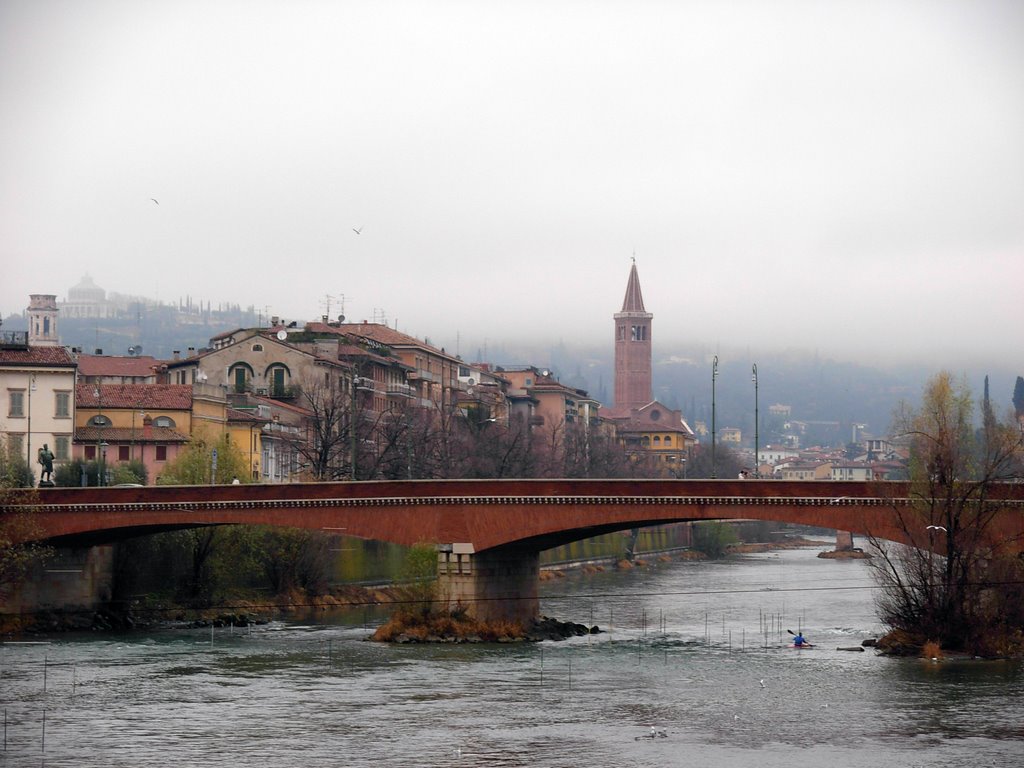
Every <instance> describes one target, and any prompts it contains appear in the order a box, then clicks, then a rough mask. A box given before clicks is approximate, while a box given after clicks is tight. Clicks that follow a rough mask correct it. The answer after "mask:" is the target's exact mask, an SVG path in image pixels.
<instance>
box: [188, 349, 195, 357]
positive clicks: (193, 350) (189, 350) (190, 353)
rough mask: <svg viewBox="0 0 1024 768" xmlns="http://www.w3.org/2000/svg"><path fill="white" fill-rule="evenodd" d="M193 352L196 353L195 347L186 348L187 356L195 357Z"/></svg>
mask: <svg viewBox="0 0 1024 768" xmlns="http://www.w3.org/2000/svg"><path fill="white" fill-rule="evenodd" d="M195 354H196V348H195V347H189V348H188V356H189V357H195Z"/></svg>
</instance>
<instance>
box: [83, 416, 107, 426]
mask: <svg viewBox="0 0 1024 768" xmlns="http://www.w3.org/2000/svg"><path fill="white" fill-rule="evenodd" d="M88 424H89V426H90V427H109V426H110V419H108V418H107V417H106V416H104V415H103V414H102V413H99V414H97V415H95V416H93V417H92V418H91V419H89V421H88Z"/></svg>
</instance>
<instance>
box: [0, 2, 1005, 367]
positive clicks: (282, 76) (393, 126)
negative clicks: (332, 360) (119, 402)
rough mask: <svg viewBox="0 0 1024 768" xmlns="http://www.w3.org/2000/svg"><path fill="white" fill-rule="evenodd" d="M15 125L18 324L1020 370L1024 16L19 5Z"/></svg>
mask: <svg viewBox="0 0 1024 768" xmlns="http://www.w3.org/2000/svg"><path fill="white" fill-rule="evenodd" d="M0 118H2V119H0V262H2V265H3V267H2V269H3V273H2V279H0V312H2V313H3V314H8V313H10V312H15V311H20V310H22V309H23V308H24V307H25V306H26V305H27V301H28V294H29V293H55V294H57V295H58V297H59V298H64V297H65V296H66V294H67V290H68V288H70V287H72V286H73V285H74V284H75V283H77V282H78V280H79V279H80V278H81V277H82V275H83V274H85V273H86V272H88V273H89V274H90V275H91V276H92V277H93V279H94V280H95V281H96V282H97V283H98V284H99V285H101V286H102V287H104V288H106V289H107V290H108V291H117V292H121V293H133V294H137V295H143V296H150V297H158V298H160V299H163V300H169V301H176V300H177V299H178V298H179V297H182V296H185V295H191V296H192V297H193V298H194V299H196V300H203V301H206V300H212V301H213V302H214V303H215V304H216V303H217V302H227V301H231V302H237V303H239V304H241V305H243V306H248V305H250V304H251V305H253V306H255V307H257V308H260V309H261V310H265V311H269V313H271V314H277V315H280V316H283V317H286V318H288V319H300V320H302V319H312V318H315V317H317V316H319V315H320V314H322V313H324V312H325V311H326V309H327V306H326V297H327V296H331V297H332V299H331V306H330V312H331V314H332V315H334V314H337V313H338V312H340V302H341V300H342V296H344V311H345V314H346V315H347V317H348V318H349V319H350V320H357V321H358V320H362V319H375V318H377V319H379V318H380V317H381V316H383V317H385V318H386V320H387V322H388V323H389V324H391V325H395V324H396V323H397V326H398V328H399V329H400V330H403V331H405V332H407V333H411V334H413V335H416V336H420V337H423V336H429V337H430V338H431V340H432V341H434V342H435V343H438V344H442V343H446V344H448V345H449V346H448V348H449V350H450V349H451V345H454V344H456V337H457V336H458V339H459V342H458V343H459V346H460V347H461V349H462V350H463V351H467V350H476V349H477V348H479V347H480V346H482V345H483V344H484V343H485V342H486V341H489V340H493V341H497V340H500V339H505V338H508V337H512V336H514V337H524V336H525V337H532V338H537V339H538V340H542V339H551V340H558V339H561V340H564V341H566V342H567V343H572V342H577V341H578V342H587V343H591V342H602V341H604V340H607V341H608V343H609V344H610V343H611V339H612V320H611V315H612V314H613V313H614V312H615V311H616V310H618V309H619V308H620V306H621V303H622V298H623V294H624V291H625V284H626V278H627V275H628V272H629V265H630V258H631V257H632V256H633V254H634V253H635V256H636V262H637V266H638V269H639V272H640V279H641V284H642V286H643V291H644V298H645V302H646V305H647V309H648V310H649V311H651V312H653V313H654V315H655V321H654V322H655V325H654V333H655V346H656V348H659V349H660V350H661V352H663V353H666V354H667V353H669V352H670V349H669V347H670V345H671V343H673V342H674V341H677V342H678V343H679V344H692V343H698V344H707V345H712V346H715V345H724V346H730V345H742V346H753V347H763V348H808V349H819V350H821V351H822V352H823V353H824V352H828V354H830V355H833V356H838V357H840V358H848V359H854V360H860V361H864V362H881V361H884V360H891V359H913V360H926V361H927V362H933V363H934V364H935V366H936V367H939V366H951V367H953V368H956V366H958V365H959V364H960V362H961V361H962V360H964V359H965V358H966V357H970V358H972V359H979V360H981V361H985V360H988V359H992V358H998V359H999V360H1000V361H1001V362H1006V358H1007V357H1008V356H1010V357H1012V356H1014V355H1016V356H1017V357H1018V361H1019V364H1020V366H1022V367H1024V360H1022V359H1020V358H1021V357H1022V351H1021V350H1022V347H1021V344H1020V341H1019V333H1020V329H1021V324H1022V323H1021V321H1022V319H1024V309H1022V296H1024V3H1021V2H1018V1H1016V0H1007V1H1006V2H995V1H992V2H986V1H985V0H964V1H963V2H937V1H936V0H927V1H923V2H900V1H899V0H885V1H884V2H870V0H868V1H865V0H856V1H852V2H824V1H814V2H810V1H808V2H798V1H796V0H792V1H780V2H771V1H770V0H752V1H751V2H725V1H724V0H723V1H720V2H718V1H712V0H707V2H686V1H685V0H679V1H677V2H643V1H642V0H641V1H639V2H638V1H635V0H634V1H630V2H627V1H623V2H600V0H592V1H591V2H550V1H549V2H539V3H531V2H505V3H493V2H479V1H477V2H423V1H422V0H421V1H419V2H412V3H401V2H391V3H389V2H340V1H338V2H287V3H286V2H254V1H252V0H247V1H246V2H215V1H212V2H194V3H193V2H184V1H182V0H175V1H174V2H144V1H142V0H129V1H127V2H88V0H82V1H81V2H71V1H69V2H50V1H48V0H28V1H27V2H17V1H12V0H3V2H0ZM151 198H155V199H156V200H157V201H159V203H155V202H153V200H152V199H151ZM354 229H359V230H361V234H357V233H356V232H355V231H353V230H354Z"/></svg>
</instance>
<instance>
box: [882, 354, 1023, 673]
mask: <svg viewBox="0 0 1024 768" xmlns="http://www.w3.org/2000/svg"><path fill="white" fill-rule="evenodd" d="M984 410H985V409H984V406H983V407H982V411H983V414H982V415H983V424H982V428H981V429H980V430H977V431H975V429H974V426H973V420H972V416H973V413H974V403H973V401H972V398H971V394H970V391H969V389H968V388H967V386H966V384H965V383H955V382H954V381H953V379H952V377H951V376H950V374H948V373H940V374H938V375H937V376H935V377H934V378H933V379H932V380H931V381H930V382H929V384H928V385H927V387H926V389H925V392H924V397H923V400H922V404H921V407H920V409H917V410H915V409H911V408H909V407H907V406H906V405H904V406H902V407H901V409H900V410H899V411H898V412H897V414H896V417H895V423H894V434H896V435H900V436H903V437H904V439H906V440H907V441H909V445H910V477H911V486H910V487H911V497H912V499H913V502H912V504H910V505H909V506H908V505H900V504H894V505H893V509H892V514H893V515H894V516H895V519H896V520H897V522H898V526H899V528H900V529H901V532H902V534H903V535H904V537H905V539H906V541H907V542H908V544H905V545H902V544H901V545H897V544H894V543H892V542H888V541H883V540H879V539H877V538H872V544H873V545H874V547H875V548H876V549H877V550H878V555H879V556H878V557H876V558H874V559H873V561H872V564H873V565H874V567H875V573H876V576H877V579H878V581H879V583H880V585H881V586H882V591H881V592H880V594H879V596H878V598H877V603H878V607H879V612H880V618H881V619H882V620H883V621H885V622H886V623H887V624H889V625H890V626H891V627H893V628H894V629H899V630H903V631H904V632H906V633H907V634H908V635H910V636H913V637H915V638H917V639H918V640H920V641H924V640H932V641H935V642H938V643H940V645H942V646H944V647H949V648H966V649H970V650H971V651H972V652H975V653H979V654H981V653H987V652H991V651H992V648H993V645H992V644H993V642H995V639H996V638H999V637H1005V636H1006V635H1007V633H1008V632H1009V631H1010V628H1011V627H1013V626H1014V623H1016V626H1017V627H1019V626H1020V622H1021V621H1024V615H1021V614H1018V615H1016V616H1008V615H1006V613H1005V610H1002V609H1005V608H1006V607H1007V606H1009V605H1010V604H1011V603H1014V602H1019V600H1018V601H1014V600H1013V599H1012V597H1013V595H1019V592H1020V586H1019V583H1020V579H1021V578H1022V577H1024V572H1022V568H1021V561H1020V559H1019V558H1017V557H1016V556H1015V555H1016V551H1017V550H1018V549H1019V544H1020V542H1016V541H1011V540H1009V539H1008V538H1007V536H1006V534H1003V533H1001V532H1000V526H999V523H998V521H999V518H1000V517H1001V516H1002V515H1004V514H1006V510H1005V506H1004V505H1003V504H1002V503H1000V501H999V500H998V498H995V497H994V493H993V491H994V489H995V488H997V486H998V485H999V484H1002V483H1006V482H1009V481H1014V480H1020V479H1021V478H1020V475H1019V457H1020V454H1021V451H1022V449H1024V442H1022V433H1021V431H1020V429H1019V428H1018V427H1017V425H1016V424H1013V423H1012V422H1010V423H1001V422H998V421H997V420H996V419H995V418H994V417H992V416H991V414H990V413H989V414H985V413H984ZM1007 580H1009V581H1010V582H1011V583H1009V584H1007V583H1005V582H1006V581H1007ZM996 606H1002V609H1001V610H996V609H995V608H996Z"/></svg>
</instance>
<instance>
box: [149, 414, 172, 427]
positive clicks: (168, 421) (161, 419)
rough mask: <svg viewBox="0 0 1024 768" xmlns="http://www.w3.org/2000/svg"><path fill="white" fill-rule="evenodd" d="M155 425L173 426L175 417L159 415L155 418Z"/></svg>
mask: <svg viewBox="0 0 1024 768" xmlns="http://www.w3.org/2000/svg"><path fill="white" fill-rule="evenodd" d="M153 426H154V427H173V426H174V419H172V418H171V417H170V416H157V417H156V418H155V419H153Z"/></svg>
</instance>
